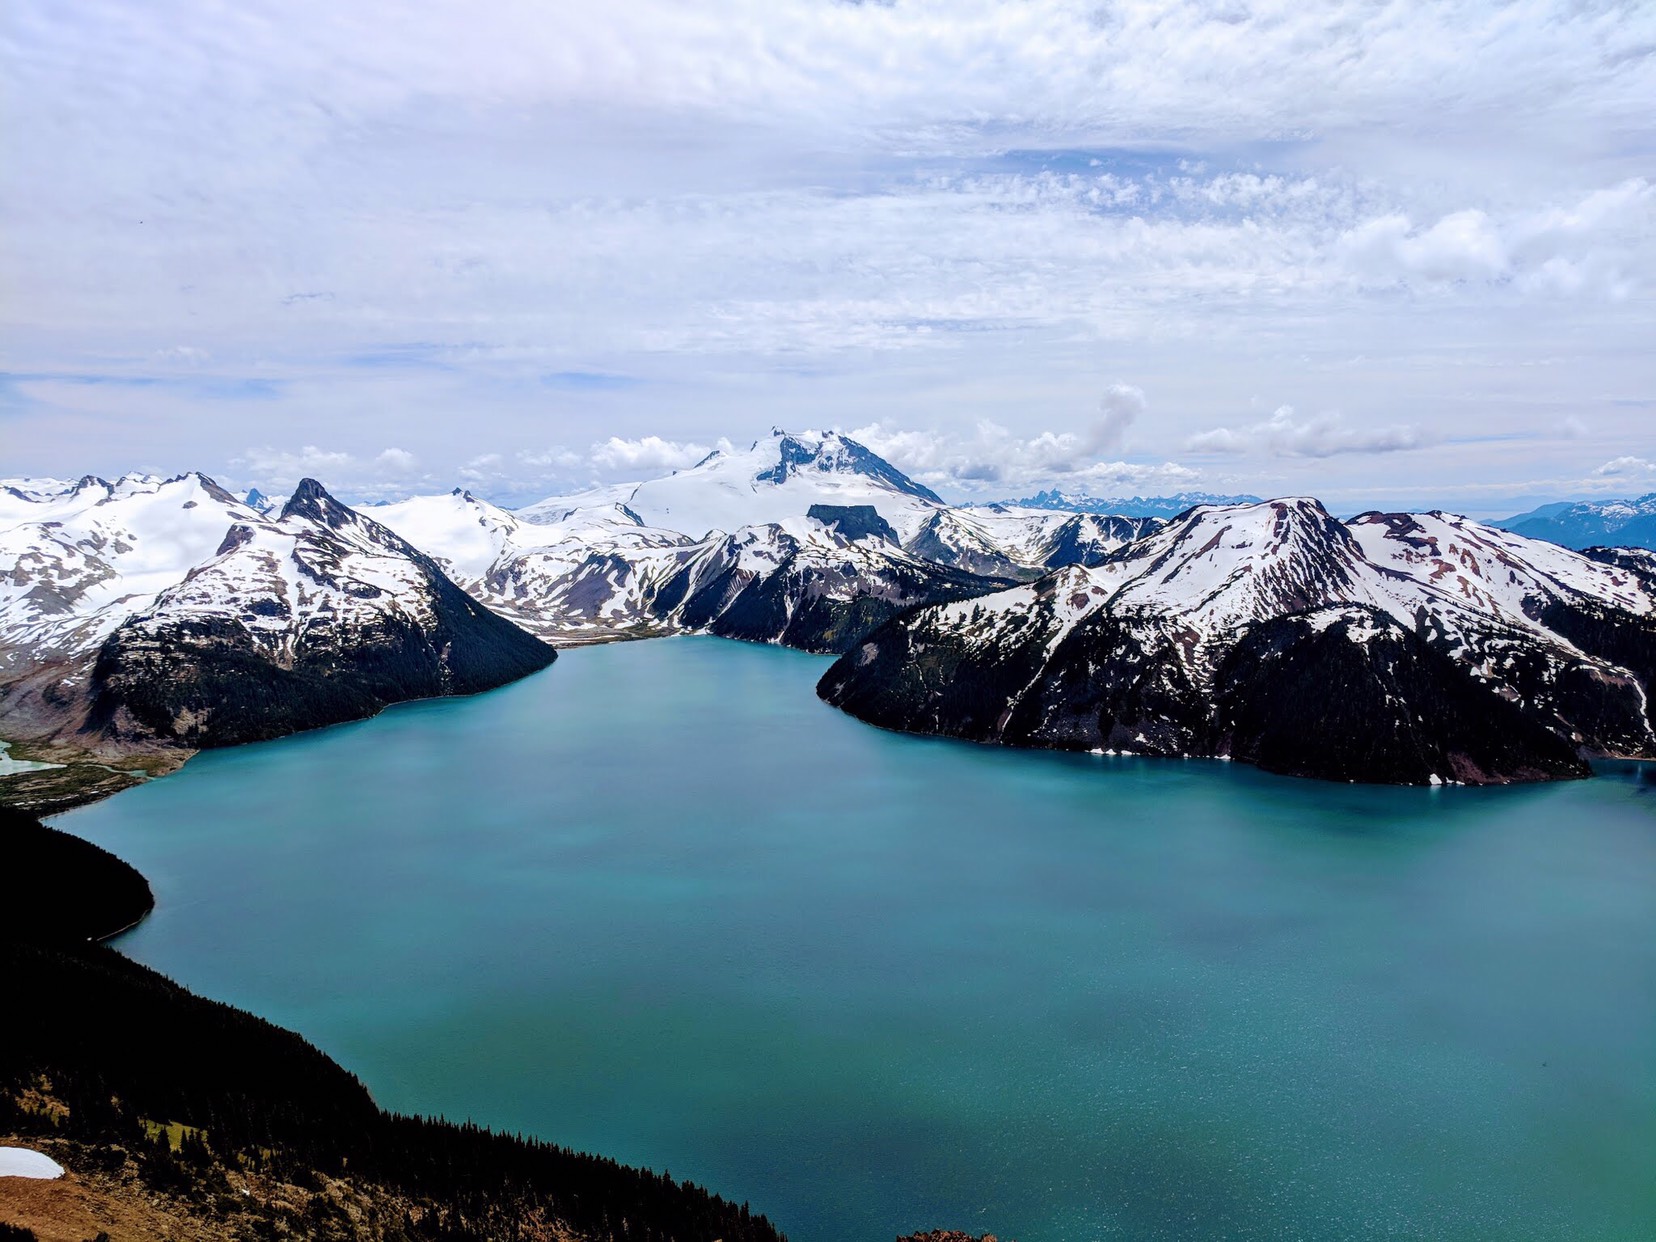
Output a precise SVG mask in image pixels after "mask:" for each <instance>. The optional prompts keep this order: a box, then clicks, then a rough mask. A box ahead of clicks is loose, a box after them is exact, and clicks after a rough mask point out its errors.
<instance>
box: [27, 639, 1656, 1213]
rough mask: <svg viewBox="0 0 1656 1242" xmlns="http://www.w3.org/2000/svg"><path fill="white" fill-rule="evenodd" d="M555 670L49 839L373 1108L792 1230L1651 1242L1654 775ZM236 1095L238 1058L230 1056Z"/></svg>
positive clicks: (380, 723)
mask: <svg viewBox="0 0 1656 1242" xmlns="http://www.w3.org/2000/svg"><path fill="white" fill-rule="evenodd" d="M825 668H826V663H825V662H824V661H823V660H821V659H819V658H815V657H811V656H806V655H801V654H799V653H797V652H790V651H784V650H780V649H775V648H766V647H757V646H748V645H744V644H740V643H735V642H726V641H722V640H719V639H673V640H664V641H653V642H641V643H627V644H620V645H615V646H607V647H595V648H586V649H578V650H573V651H569V652H566V653H564V655H563V656H562V657H561V658H560V659H559V660H558V662H557V664H556V665H554V666H553V667H552V668H551V669H549V670H547V671H546V672H544V673H542V674H539V675H537V676H535V677H531V678H529V679H528V680H526V681H523V682H520V683H518V684H516V685H513V686H509V687H507V688H505V689H503V690H500V691H496V692H494V693H491V694H487V695H483V696H480V697H478V698H474V699H465V700H441V701H431V702H423V703H416V704H410V705H405V706H402V707H398V708H395V709H393V710H391V711H388V712H386V713H385V714H384V715H382V716H380V717H379V718H377V719H375V720H371V721H366V722H364V723H361V724H355V725H348V726H342V727H339V728H334V729H328V730H323V731H320V732H317V733H312V734H307V735H304V736H300V737H294V738H289V739H286V740H283V741H279V742H273V743H267V744H261V745H257V746H249V747H243V748H239V749H235V750H229V751H219V752H213V753H208V754H204V755H201V756H199V757H198V758H196V759H194V760H192V761H191V762H190V763H189V765H188V766H187V767H185V768H184V769H183V771H181V772H180V773H178V774H177V775H174V776H171V777H168V778H166V779H165V780H160V781H155V782H152V783H150V784H147V785H145V786H142V787H140V788H137V789H134V790H131V791H129V792H127V793H123V794H120V795H119V796H117V797H115V798H113V799H111V800H109V801H106V802H104V803H101V804H98V805H96V806H92V807H88V808H85V809H83V810H80V811H76V812H73V813H71V814H68V815H65V816H60V817H59V818H58V819H57V820H56V821H55V822H56V823H58V824H59V825H60V826H62V827H64V828H67V829H69V830H71V831H73V832H76V833H78V834H80V835H82V836H85V837H87V838H89V839H91V840H93V841H95V842H97V843H98V844H100V845H103V846H105V847H106V848H108V849H111V850H113V851H114V852H116V853H117V854H119V855H121V856H122V857H124V858H126V859H128V860H130V861H131V862H133V863H134V864H135V865H137V866H138V867H139V868H140V869H142V870H143V871H144V873H145V874H146V875H148V876H149V878H150V880H151V883H152V884H153V886H154V888H155V891H156V894H157V898H158V906H157V909H156V911H155V914H154V915H153V916H152V917H151V918H150V919H149V920H148V921H147V922H146V923H144V924H143V925H141V926H140V927H139V928H138V929H137V930H135V931H134V932H131V933H129V934H128V935H126V936H125V937H123V938H122V939H121V941H120V942H119V947H120V948H121V949H122V951H124V952H126V953H128V954H129V955H131V956H132V957H134V958H136V959H138V960H139V961H142V962H145V963H147V964H149V965H151V966H154V967H156V968H157V969H159V970H161V971H163V972H165V973H167V974H169V975H171V976H172V977H174V978H176V979H178V980H179V981H180V982H182V983H185V984H187V985H188V986H190V987H191V988H194V989H195V990H197V991H199V992H202V993H204V994H206V995H208V996H212V997H215V998H218V999H221V1000H226V1001H229V1002H231V1003H233V1004H236V1005H240V1006H243V1007H245V1008H247V1009H250V1010H252V1011H253V1012H255V1013H258V1014H260V1015H261V1016H264V1017H267V1018H269V1019H271V1020H272V1021H275V1022H278V1023H280V1024H282V1025H284V1026H288V1027H292V1028H294V1029H296V1030H298V1031H300V1032H302V1033H303V1034H304V1035H305V1036H307V1037H308V1038H309V1039H311V1040H312V1041H313V1042H315V1043H316V1044H318V1045H319V1046H320V1047H321V1048H323V1049H324V1050H325V1051H327V1052H328V1053H330V1054H331V1055H332V1056H334V1057H335V1058H336V1059H337V1060H339V1061H340V1062H341V1063H342V1064H344V1065H345V1066H347V1067H348V1068H349V1069H351V1070H353V1071H355V1072H356V1073H357V1074H359V1075H360V1076H361V1077H362V1078H363V1080H364V1081H365V1082H366V1083H367V1084H368V1086H369V1087H370V1088H371V1089H372V1090H373V1092H374V1095H375V1096H376V1098H377V1099H378V1100H379V1101H380V1102H381V1103H382V1104H384V1105H386V1106H388V1107H391V1108H396V1109H400V1110H403V1111H408V1112H420V1113H443V1114H446V1115H448V1116H449V1117H452V1118H456V1119H463V1118H468V1117H469V1118H472V1119H474V1120H476V1121H479V1122H483V1123H486V1124H488V1125H491V1126H495V1127H498V1128H503V1129H506V1130H513V1131H523V1132H526V1133H533V1134H536V1135H539V1136H541V1137H543V1138H546V1139H550V1140H553V1141H555V1142H558V1143H562V1144H567V1145H570V1146H573V1147H577V1148H583V1149H587V1150H591V1151H596V1152H601V1153H603V1154H605V1155H609V1156H613V1157H616V1158H617V1159H620V1160H623V1161H626V1162H628V1163H633V1164H641V1165H648V1166H651V1167H654V1168H656V1169H661V1168H667V1169H669V1170H671V1172H672V1173H673V1174H674V1175H675V1176H677V1177H689V1178H693V1179H694V1180H696V1181H699V1182H703V1183H705V1184H707V1185H708V1186H710V1187H711V1188H713V1189H714V1190H716V1191H718V1192H719V1193H721V1194H723V1195H724V1196H726V1197H727V1198H732V1199H735V1200H737V1201H741V1200H744V1199H745V1200H749V1201H751V1203H752V1205H753V1207H754V1209H755V1210H756V1211H763V1212H765V1213H767V1214H768V1215H769V1216H770V1217H771V1219H772V1220H773V1221H775V1222H777V1223H778V1225H779V1226H780V1227H781V1228H782V1229H784V1230H785V1231H786V1232H787V1233H788V1234H789V1236H790V1237H791V1238H792V1239H793V1240H794V1242H889V1240H890V1239H891V1238H892V1237H894V1236H895V1235H896V1234H897V1233H898V1232H908V1231H911V1230H915V1229H921V1228H934V1227H948V1228H955V1229H963V1230H970V1231H971V1232H973V1233H982V1232H993V1233H996V1234H998V1235H999V1236H1000V1237H1002V1238H1017V1239H1019V1240H1020V1242H1087V1240H1089V1239H1097V1238H1125V1239H1163V1238H1218V1237H1225V1238H1232V1239H1253V1238H1257V1239H1285V1238H1304V1239H1317V1240H1320V1239H1338V1238H1362V1239H1366V1238H1430V1239H1479V1240H1487V1239H1520V1238H1523V1239H1530V1238H1536V1239H1541V1238H1545V1239H1560V1240H1562V1239H1571V1240H1575V1239H1622V1238H1625V1239H1644V1240H1648V1239H1649V1238H1651V1237H1653V1236H1656V783H1653V782H1652V777H1653V776H1656V773H1653V772H1652V771H1651V770H1650V769H1649V768H1641V767H1640V766H1639V765H1633V764H1621V765H1607V766H1606V767H1605V768H1604V770H1603V774H1602V775H1601V776H1600V777H1599V778H1598V779H1595V780H1592V781H1586V782H1576V783H1570V784H1560V785H1550V786H1541V787H1531V788H1510V789H1486V790H1475V789H1437V790H1425V789H1394V788H1379V787H1361V786H1336V785H1328V784H1321V783H1316V782H1310V781H1298V780H1290V779H1283V778H1277V777H1271V776H1267V775H1264V774H1261V773H1258V772H1256V771H1253V770H1251V769H1248V768H1245V767H1241V766H1233V765H1227V764H1222V763H1212V762H1178V761H1146V760H1133V759H1126V758H1105V757H1092V756H1071V755H1054V754H1042V753H1027V752H1025V753H1020V752H1013V751H1002V750H995V749H990V748H982V747H975V746H970V745H964V744H958V743H951V742H941V741H933V740H925V739H916V738H908V737H901V736H897V735H893V734H889V733H884V732H881V731H879V730H876V729H873V728H870V727H868V726H866V725H862V724H859V723H858V722H856V721H854V720H851V719H850V718H848V717H845V716H842V715H840V714H839V713H837V712H835V711H834V710H832V709H831V708H828V707H826V706H824V705H823V704H822V703H820V702H819V701H818V700H817V699H816V697H815V696H814V694H813V686H814V684H815V682H816V680H817V678H818V677H819V676H820V675H821V674H822V672H823V670H824V669H825ZM249 1069H250V1072H254V1073H256V1072H257V1069H258V1067H256V1066H252V1067H249Z"/></svg>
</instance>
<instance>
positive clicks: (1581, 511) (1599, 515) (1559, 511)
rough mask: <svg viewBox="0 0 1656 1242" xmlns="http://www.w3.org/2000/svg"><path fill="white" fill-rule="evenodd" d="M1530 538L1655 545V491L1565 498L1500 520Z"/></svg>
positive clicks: (1584, 544)
mask: <svg viewBox="0 0 1656 1242" xmlns="http://www.w3.org/2000/svg"><path fill="white" fill-rule="evenodd" d="M1496 525H1497V526H1500V527H1502V528H1504V529H1506V530H1510V531H1513V532H1515V533H1516V534H1520V535H1528V536H1529V537H1530V538H1531V539H1546V540H1548V541H1550V542H1552V543H1557V544H1562V545H1563V546H1564V547H1566V548H1578V549H1579V548H1591V547H1598V546H1604V545H1608V544H1615V545H1618V546H1620V547H1633V548H1656V492H1650V493H1648V494H1647V495H1644V496H1640V497H1638V498H1637V499H1635V500H1584V501H1574V502H1572V501H1563V502H1560V503H1558V504H1550V505H1542V506H1541V507H1540V508H1539V509H1531V510H1530V511H1529V512H1528V513H1520V514H1518V515H1517V516H1516V517H1509V518H1507V519H1506V520H1505V521H1504V522H1497V523H1496Z"/></svg>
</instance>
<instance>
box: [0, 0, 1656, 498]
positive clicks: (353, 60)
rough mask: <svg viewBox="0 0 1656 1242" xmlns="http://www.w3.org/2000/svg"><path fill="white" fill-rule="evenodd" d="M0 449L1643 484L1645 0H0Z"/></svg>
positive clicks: (1648, 464)
mask: <svg viewBox="0 0 1656 1242" xmlns="http://www.w3.org/2000/svg"><path fill="white" fill-rule="evenodd" d="M0 48H3V52H0V56H3V58H4V64H5V72H4V74H3V75H0V112H3V115H4V116H5V118H6V121H5V124H4V125H3V126H0V290H3V296H0V316H3V320H0V322H3V325H4V326H3V333H0V473H4V474H14V475H16V474H24V475H31V474H32V475H41V474H47V475H52V474H55V475H71V476H73V475H78V474H81V473H86V472H96V473H103V474H111V473H120V472H122V471H125V470H129V469H149V470H159V471H169V472H171V471H177V470H180V469H186V468H199V469H203V470H206V471H208V472H209V473H213V474H215V475H217V476H219V477H221V478H223V479H225V480H227V481H229V482H231V483H233V484H240V485H246V484H251V483H257V484H258V485H260V486H261V487H264V488H265V489H266V490H271V491H275V490H277V489H279V488H282V487H286V486H291V484H292V483H293V482H294V481H295V480H296V479H297V478H298V477H299V476H301V475H302V474H315V475H317V476H318V477H320V478H322V479H323V480H324V481H325V482H327V483H329V484H330V485H332V486H334V487H336V488H337V489H338V490H339V491H340V492H341V493H342V494H344V495H346V496H350V497H353V498H363V499H366V498H372V497H383V496H391V495H397V494H405V493H407V492H409V491H414V490H432V489H436V488H447V487H450V486H454V485H456V484H464V485H467V486H470V487H472V488H473V489H474V490H476V491H478V492H479V493H480V494H483V495H487V496H490V497H493V498H495V499H498V500H502V501H506V502H511V501H514V500H524V499H529V498H532V497H535V496H538V495H543V494H546V493H549V492H554V491H563V490H568V489H570V488H572V487H575V486H580V485H584V484H587V483H590V482H593V481H600V480H602V481H613V480H619V479H624V478H630V477H643V476H645V475H648V474H654V473H660V472H663V471H665V470H666V469H670V468H672V467H674V466H678V465H682V464H686V463H687V462H688V461H691V460H693V459H694V458H695V457H696V456H698V455H700V454H701V453H702V452H704V451H705V449H706V448H707V447H708V446H712V445H716V444H718V443H720V442H721V441H722V440H724V439H729V440H731V441H735V442H742V441H746V440H751V439H753V438H754V437H756V436H758V435H762V434H764V433H765V432H767V431H768V430H769V428H770V427H771V426H772V425H783V426H788V427H818V426H828V427H837V428H840V429H841V430H844V431H846V432H849V433H851V434H853V435H854V436H856V437H857V438H859V439H862V440H863V441H864V442H866V443H868V444H869V445H870V446H871V447H873V448H875V449H877V450H879V451H880V452H882V453H885V454H886V455H887V456H889V457H890V458H891V459H892V460H893V461H894V462H896V463H897V464H898V465H899V466H901V467H903V468H904V469H907V470H909V471H910V472H911V473H913V474H915V475H916V476H917V477H919V478H921V479H923V480H925V481H926V482H928V483H930V484H932V485H933V486H934V487H936V488H937V489H938V490H939V491H941V492H943V493H944V494H945V495H947V496H950V497H953V498H969V497H977V498H983V497H1000V496H1008V495H1022V494H1027V492H1028V491H1029V490H1030V489H1033V488H1036V487H1041V486H1048V485H1058V486H1062V487H1066V488H1069V489H1072V490H1086V491H1090V492H1092V493H1094V494H1099V495H1118V494H1132V493H1135V492H1139V493H1166V492H1171V491H1178V490H1186V489H1205V490H1221V491H1252V492H1259V493H1264V494H1272V493H1276V494H1281V493H1287V492H1313V493H1316V494H1319V495H1322V496H1324V497H1325V498H1326V499H1328V500H1330V501H1331V502H1332V503H1335V504H1337V505H1339V506H1341V507H1344V508H1357V507H1366V506H1368V505H1371V504H1373V505H1400V506H1401V505H1408V506H1432V505H1444V506H1449V507H1454V508H1459V509H1463V510H1466V511H1469V512H1475V513H1482V514H1497V513H1502V512H1510V511H1513V510H1514V509H1515V508H1522V507H1527V506H1528V505H1529V504H1531V503H1534V502H1536V501H1538V500H1542V499H1553V498H1558V497H1564V496H1594V495H1598V496H1610V495H1628V494H1638V493H1640V492H1646V491H1651V490H1656V464H1653V463H1656V300H1653V299H1656V109H1653V107H1652V101H1653V100H1656V5H1652V4H1651V3H1649V2H1648V0H1627V2H1626V3H1609V2H1601V0H1574V2H1571V3H1565V2H1562V0H1560V2H1557V3H1553V2H1548V0H1514V2H1511V3H1486V2H1479V0H1466V2H1464V3H1456V4H1444V3H1438V2H1431V3H1426V2H1418V3H1417V2H1415V0H1334V2H1333V3H1314V2H1310V0H1213V2H1203V3H1195V2H1192V3H1180V2H1179V0H1163V2H1160V3H1151V2H1148V0H1146V2H1139V0H1132V2H1128V3H1112V2H1109V0H1091V2H1083V0H1007V2H998V0H891V2H890V3H873V2H870V3H864V4H854V3H844V2H840V0H705V2H703V0H610V2H609V3H603V4H591V3H577V2H575V0H538V2H529V0H494V2H486V0H464V2H460V0H424V2H423V3H420V4H408V3H396V4H391V3H382V2H381V0H351V3H348V4H342V3H339V0H326V2H323V0H281V2H280V3H277V2H275V0H270V2H265V0H239V2H238V3H234V4H224V3H216V2H215V3H205V2H203V3H196V2H191V0H146V3H144V4H133V3H131V2H130V0H118V2H115V3H98V2H95V0H39V2H36V0H10V2H9V3H8V4H7V5H5V6H4V12H3V13H0Z"/></svg>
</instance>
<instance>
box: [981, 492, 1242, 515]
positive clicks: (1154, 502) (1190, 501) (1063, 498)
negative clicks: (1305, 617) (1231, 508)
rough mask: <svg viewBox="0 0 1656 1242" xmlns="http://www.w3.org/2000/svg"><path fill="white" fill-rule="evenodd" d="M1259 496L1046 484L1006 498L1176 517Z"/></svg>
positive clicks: (1011, 503) (1035, 505)
mask: <svg viewBox="0 0 1656 1242" xmlns="http://www.w3.org/2000/svg"><path fill="white" fill-rule="evenodd" d="M1258 503H1259V497H1258V496H1221V495H1216V494H1215V493H1213V492H1178V493H1176V494H1175V495H1172V496H1112V497H1100V496H1086V495H1082V494H1080V493H1078V492H1063V491H1059V490H1058V489H1057V488H1049V489H1048V490H1046V491H1044V492H1036V493H1035V494H1034V495H1033V496H1027V497H1025V498H1024V499H1023V500H1005V501H1002V502H1001V504H1002V505H1004V506H1005V507H1007V508H1019V509H1061V510H1064V511H1066V512H1069V513H1105V514H1108V513H1113V514H1117V515H1119V516H1121V517H1140V518H1142V517H1153V518H1173V517H1178V516H1179V514H1181V513H1183V512H1184V511H1185V510H1187V509H1193V508H1195V507H1196V506H1197V505H1247V504H1258Z"/></svg>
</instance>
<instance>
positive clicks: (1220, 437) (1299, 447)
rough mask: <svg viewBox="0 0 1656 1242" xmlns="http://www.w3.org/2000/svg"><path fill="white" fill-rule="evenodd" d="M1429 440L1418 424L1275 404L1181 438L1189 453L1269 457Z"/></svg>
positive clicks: (1412, 445)
mask: <svg viewBox="0 0 1656 1242" xmlns="http://www.w3.org/2000/svg"><path fill="white" fill-rule="evenodd" d="M1430 442H1431V437H1430V436H1429V435H1427V433H1426V432H1425V431H1423V430H1422V429H1421V428H1420V427H1417V426H1413V425H1403V424H1391V425H1387V426H1381V427H1364V426H1361V425H1354V424H1352V423H1351V422H1349V421H1347V419H1346V418H1345V417H1344V416H1343V415H1341V414H1339V413H1335V412H1330V413H1324V414H1312V415H1303V416H1302V415H1299V414H1296V413H1295V412H1294V407H1293V406H1291V405H1283V406H1278V407H1277V409H1276V411H1275V412H1274V413H1273V414H1272V415H1271V417H1270V418H1268V419H1266V420H1264V421H1263V422H1258V423H1253V424H1251V425H1249V426H1247V427H1240V428H1232V427H1215V428H1213V429H1212V430H1210V431H1204V432H1200V433H1198V434H1196V435H1193V436H1191V437H1190V438H1189V439H1187V440H1186V441H1185V451H1186V452H1191V453H1249V452H1264V453H1269V454H1270V455H1272V456H1274V457H1336V456H1339V455H1341V454H1344V453H1397V452H1402V451H1404V450H1407V449H1417V448H1421V447H1423V446H1424V445H1426V444H1428V443H1430Z"/></svg>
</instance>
